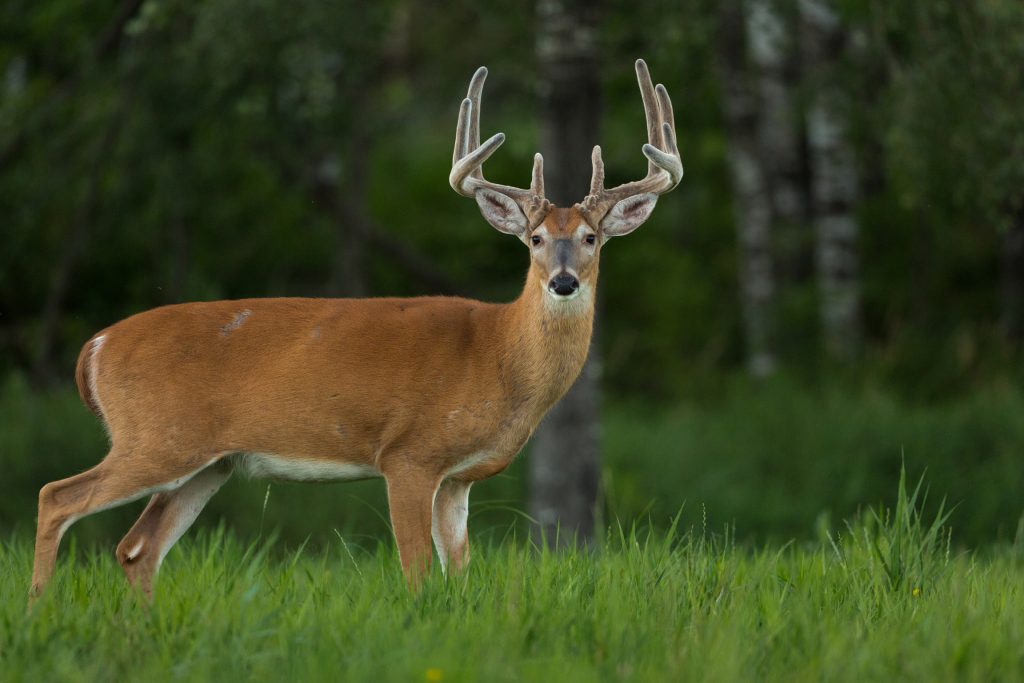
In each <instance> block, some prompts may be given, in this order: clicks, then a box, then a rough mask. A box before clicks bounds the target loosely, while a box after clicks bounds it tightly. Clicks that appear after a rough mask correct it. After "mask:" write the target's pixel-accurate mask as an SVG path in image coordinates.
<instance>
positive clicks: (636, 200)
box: [601, 192, 658, 237]
mask: <svg viewBox="0 0 1024 683" xmlns="http://www.w3.org/2000/svg"><path fill="white" fill-rule="evenodd" d="M657 203H658V195H656V194H653V193H651V192H646V193H644V194H638V195H636V196H634V197H626V198H625V199H623V200H622V201H620V202H618V203H617V204H616V205H615V206H613V207H612V208H611V211H609V212H608V213H607V214H605V217H604V218H603V219H601V232H602V233H604V235H605V237H620V236H622V235H628V234H629V233H631V232H633V231H634V230H636V229H637V228H639V227H640V226H641V225H643V223H644V221H646V220H647V219H648V218H649V217H650V215H651V212H652V211H654V205H655V204H657Z"/></svg>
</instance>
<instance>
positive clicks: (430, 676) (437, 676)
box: [423, 669, 444, 683]
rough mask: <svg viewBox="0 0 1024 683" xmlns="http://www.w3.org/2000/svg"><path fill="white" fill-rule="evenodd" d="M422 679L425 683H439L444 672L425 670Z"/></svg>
mask: <svg viewBox="0 0 1024 683" xmlns="http://www.w3.org/2000/svg"><path fill="white" fill-rule="evenodd" d="M423 677H424V678H425V679H426V681H427V683H440V682H441V680H443V679H444V672H443V671H441V670H440V669H427V670H426V672H424V674H423Z"/></svg>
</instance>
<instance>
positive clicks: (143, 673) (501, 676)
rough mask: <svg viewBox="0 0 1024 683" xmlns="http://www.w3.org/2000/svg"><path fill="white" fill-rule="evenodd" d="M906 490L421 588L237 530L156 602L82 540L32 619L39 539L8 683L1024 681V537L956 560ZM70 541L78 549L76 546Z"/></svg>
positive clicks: (8, 659)
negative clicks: (767, 528)
mask: <svg viewBox="0 0 1024 683" xmlns="http://www.w3.org/2000/svg"><path fill="white" fill-rule="evenodd" d="M922 497H923V493H922V491H921V488H920V486H918V487H917V488H916V489H915V488H913V487H910V488H908V487H906V486H904V485H903V484H902V482H901V485H900V487H899V492H898V495H897V505H896V508H895V509H892V510H889V509H886V508H877V509H874V510H868V511H865V512H864V513H862V514H860V515H859V516H857V517H856V518H854V519H852V520H851V521H849V522H848V523H846V524H844V525H841V526H840V527H838V528H837V529H834V530H824V531H822V532H821V535H820V538H819V539H818V540H817V541H808V542H801V543H790V544H784V545H774V544H773V545H769V546H767V547H752V546H749V545H745V544H738V543H736V542H735V541H734V536H733V534H732V532H731V531H730V530H726V533H723V534H711V533H708V532H706V531H704V530H699V529H698V530H691V531H689V532H686V533H681V532H678V531H677V530H676V529H675V528H674V527H670V528H669V529H668V530H667V531H664V532H663V531H659V530H654V531H649V530H646V529H643V530H641V529H637V528H636V527H633V528H632V529H630V530H628V531H626V530H622V529H620V528H613V529H612V530H610V531H609V532H608V534H607V536H606V537H605V539H604V541H603V543H602V544H601V545H600V547H599V548H598V549H596V550H594V551H592V552H569V553H565V554H557V555H556V554H549V553H546V552H541V551H537V550H536V549H531V548H529V547H527V546H525V545H524V544H521V543H516V542H514V541H513V540H510V541H507V542H505V543H501V544H490V545H488V544H484V545H483V547H476V548H474V552H475V556H474V559H473V562H472V563H471V565H470V569H469V571H468V572H467V573H466V574H465V575H464V576H462V577H459V578H456V579H450V580H447V581H446V580H445V579H444V578H443V577H441V576H440V575H439V573H437V572H436V571H435V573H434V574H433V575H432V576H431V578H430V580H429V581H428V582H427V584H426V585H425V587H424V589H423V590H422V592H421V593H419V594H417V595H412V594H409V593H408V592H407V591H406V589H405V587H404V583H403V580H402V578H401V574H400V572H399V570H398V568H397V561H396V559H395V556H394V551H393V550H392V549H391V547H390V545H386V544H381V545H380V546H379V547H376V548H370V549H364V548H362V547H360V546H359V545H357V544H353V543H351V542H344V541H343V539H341V538H336V543H335V544H334V545H333V546H331V547H328V548H326V549H324V550H322V551H318V552H313V551H310V550H308V549H304V548H298V549H291V550H288V549H286V548H285V547H284V544H283V543H281V542H274V541H267V540H264V541H262V542H256V543H248V544H246V543H243V542H241V541H239V540H238V539H237V538H236V537H235V536H233V535H232V534H230V533H226V532H224V531H223V530H213V531H204V532H201V533H200V534H197V535H195V536H192V537H190V538H187V539H186V540H185V541H183V542H182V544H181V545H180V546H179V547H178V548H176V549H175V550H174V551H172V553H171V554H170V555H169V557H168V560H167V563H166V564H165V567H164V570H163V572H162V574H161V577H160V579H161V580H160V581H159V583H158V585H157V591H156V601H155V604H154V605H153V606H152V607H151V608H149V609H147V608H145V607H143V606H141V605H140V604H139V603H138V602H137V600H136V598H135V597H134V596H133V594H132V593H130V592H129V591H128V590H127V589H126V586H125V583H124V580H123V578H122V577H121V573H120V570H119V568H118V567H117V565H116V563H115V562H114V560H113V557H112V553H110V552H102V553H97V552H95V551H94V550H92V549H89V550H88V551H83V550H82V549H81V548H75V547H71V548H70V552H66V553H64V555H63V557H62V561H61V563H60V569H59V571H58V574H57V577H56V581H55V583H54V585H53V586H52V587H51V588H52V590H50V591H49V592H48V593H47V594H46V595H45V596H44V598H43V599H42V600H41V602H40V603H39V604H38V605H37V606H36V608H35V609H34V610H33V611H32V612H31V613H28V614H26V612H25V603H24V593H25V588H26V585H27V581H28V576H29V572H30V565H31V548H30V544H29V541H28V539H27V537H25V536H22V535H18V536H15V537H11V538H10V539H9V540H8V541H7V542H6V543H5V544H3V545H2V546H0V577H3V578H2V582H0V671H2V672H3V678H4V680H6V681H21V680H24V681H36V680H47V681H81V680H145V681H164V680H188V681H205V680H321V679H322V680H373V681H392V680H394V681H439V680H443V681H520V680H536V681H548V680H556V681H559V682H560V683H571V682H574V681H617V680H630V681H632V680H650V681H666V680H700V681H750V680H759V681H762V680H763V681H804V680H807V681H810V680H814V681H819V680H836V681H844V680H848V681H870V680H884V681H888V680H922V681H941V680H957V681H975V680H977V681H991V680H1014V679H1017V680H1020V679H1021V678H1024V645H1022V643H1024V547H1022V542H1021V539H1019V538H1018V540H1017V542H1016V543H1014V544H1002V545H998V546H995V545H993V546H990V547H988V548H987V549H986V550H984V551H980V552H977V553H966V552H959V553H958V552H956V551H952V550H951V546H950V543H949V536H948V527H946V526H945V521H946V519H945V513H943V514H942V515H939V516H925V515H923V514H922V513H921V503H922ZM71 545H72V546H74V544H73V543H72V544H71Z"/></svg>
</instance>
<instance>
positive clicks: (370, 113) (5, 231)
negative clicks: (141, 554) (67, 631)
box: [0, 0, 1024, 546]
mask: <svg viewBox="0 0 1024 683" xmlns="http://www.w3.org/2000/svg"><path fill="white" fill-rule="evenodd" d="M637 57H643V58H645V59H646V60H647V62H648V64H649V65H650V69H651V72H652V75H653V77H654V79H655V81H656V82H662V83H664V84H665V85H666V86H667V88H668V90H669V92H670V94H671V95H672V97H673V102H674V104H675V113H676V127H677V131H678V136H679V146H680V149H681V152H682V157H683V163H684V165H685V167H686V176H685V177H684V179H683V182H682V184H681V185H680V186H679V187H678V188H677V189H676V190H675V191H674V192H673V193H672V194H671V195H668V196H666V197H664V198H662V200H661V201H660V202H659V205H658V208H657V210H656V211H655V214H654V216H653V218H652V219H651V220H650V221H649V222H648V223H647V224H645V225H644V226H643V227H642V228H641V229H640V230H638V231H637V232H635V233H633V234H632V235H630V236H629V237H627V238H623V239H617V240H613V241H612V242H610V243H609V244H608V245H607V246H606V248H605V249H604V251H603V258H602V264H601V265H602V279H601V290H600V297H601V302H600V322H599V326H598V334H597V336H596V338H595V343H594V346H593V348H592V354H591V362H590V363H589V365H588V367H587V369H586V371H585V372H584V374H583V376H582V378H581V380H580V382H579V383H578V384H577V386H576V387H575V388H574V389H573V391H572V392H571V394H570V396H569V397H567V399H566V400H565V401H564V402H563V404H561V405H560V406H559V408H558V409H557V410H556V411H555V412H554V413H553V414H552V415H551V416H550V417H549V419H548V420H546V421H545V423H544V424H543V425H542V427H541V428H540V430H539V431H538V433H537V435H536V436H535V438H534V439H533V441H532V442H531V445H529V446H528V447H527V453H526V456H525V457H521V458H519V459H518V460H517V461H516V462H515V464H514V465H513V466H512V467H511V468H510V469H509V470H507V471H506V472H505V473H504V474H503V475H501V476H500V477H497V478H495V479H493V480H490V481H487V482H483V483H481V484H478V485H477V486H476V487H475V489H474V493H473V501H474V503H473V506H472V508H471V510H472V515H471V521H470V528H471V533H473V535H474V536H476V537H478V538H480V537H483V538H491V539H494V540H496V541H500V540H502V539H505V538H509V537H510V535H513V534H514V535H515V536H516V537H518V538H520V539H522V538H524V537H525V536H526V535H527V534H528V533H529V530H530V529H531V528H532V529H533V530H534V531H536V529H537V528H538V527H536V526H534V525H532V524H531V523H530V522H529V520H530V519H535V520H538V521H539V522H540V523H541V525H542V526H546V527H548V529H549V530H550V529H552V528H554V525H555V524H556V523H561V525H562V528H563V530H568V531H570V532H571V533H575V534H576V535H577V538H579V539H580V540H587V539H589V538H593V537H595V536H596V537H597V538H598V539H599V538H600V536H601V535H602V534H603V531H602V529H603V528H604V527H605V526H607V525H608V524H609V523H614V522H615V521H616V520H620V521H622V522H623V523H626V524H628V523H630V522H632V521H633V520H637V519H640V520H644V522H645V523H646V522H647V521H649V522H650V523H652V524H654V525H655V526H667V525H668V524H669V523H670V519H671V517H672V516H673V515H675V514H676V513H678V512H679V511H680V510H682V524H683V525H685V526H689V525H693V524H696V525H698V526H699V525H706V526H707V527H708V528H710V529H721V528H723V527H724V526H725V525H732V526H734V527H735V534H736V536H737V537H738V538H740V539H751V540H757V541H760V540H763V539H788V538H797V539H799V538H805V537H810V536H813V535H814V534H816V533H820V531H821V530H822V529H824V528H836V527H837V526H838V525H839V524H840V522H841V520H842V519H843V518H845V517H848V516H849V515H851V514H854V513H855V512H856V511H857V510H858V509H863V508H864V507H866V506H869V505H873V504H876V503H878V502H881V501H890V500H891V499H892V498H893V497H894V496H895V492H896V481H897V479H898V476H899V472H900V468H901V464H902V463H906V468H907V471H908V474H909V476H910V477H911V478H912V479H916V478H917V477H919V476H921V475H922V474H925V473H926V482H927V485H928V486H930V488H931V497H930V498H929V504H930V505H935V504H937V503H938V501H939V500H940V499H941V498H943V497H945V498H946V499H947V501H948V502H950V503H955V504H957V505H958V507H957V509H956V511H955V513H954V515H953V517H952V520H951V523H952V525H953V528H954V540H955V542H957V543H959V544H963V545H967V546H974V545H977V544H982V543H988V542H992V541H996V540H1008V539H1012V538H1013V536H1014V535H1015V534H1018V535H1019V534H1020V533H1021V528H1022V521H1024V518H1022V511H1024V502H1022V493H1024V391H1022V389H1021V381H1022V380H1024V372H1022V365H1021V360H1022V342H1024V68H1022V67H1024V4H1022V3H1020V2H1019V0H973V1H971V0H966V1H965V0H905V1H904V2H898V3H893V2H887V1H886V0H841V1H836V2H828V1H826V0H800V1H797V0H724V1H716V0H674V1H672V2H667V1H662V0H631V1H630V2H621V1H619V0H605V1H604V2H601V3H595V2H584V1H571V0H536V1H535V2H534V3H532V4H531V3H524V2H513V1H511V0H491V1H490V2H488V3H477V2H470V1H469V0H455V1H453V2H446V3H443V4H440V3H432V2H425V1H424V0H381V1H379V2H373V3H366V2H352V1H344V2H331V3H328V2H318V1H311V0H289V1H288V2H284V1H281V0H208V1H207V2H203V3H195V2H187V1H185V0H120V1H117V2H115V1H110V0H108V1H104V2H89V3H82V2H78V1H77V0H32V1H31V2H29V1H26V0H6V1H5V2H4V3H3V7H2V9H0V238H2V239H0V464H2V466H3V472H4V474H3V476H0V530H2V531H3V533H8V532H14V533H18V532H21V533H26V534H27V533H31V531H32V529H33V528H34V521H35V520H34V517H35V505H36V494H37V491H38V489H39V487H40V486H41V485H42V484H44V483H45V482H47V481H49V480H52V479H57V478H62V477H65V476H69V475H70V474H72V473H74V472H77V471H80V470H82V469H85V468H87V467H90V466H92V465H93V464H94V463H95V462H97V461H98V460H99V459H100V458H101V457H102V455H103V454H104V453H105V450H106V443H105V439H106V437H105V434H104V432H103V429H102V427H101V426H100V424H99V423H98V422H97V421H96V420H95V418H94V417H93V416H92V415H91V414H90V413H89V412H88V410H87V409H86V408H85V407H83V406H82V405H81V403H80V401H79V399H78V397H77V394H76V392H75V390H74V385H73V367H74V362H75V359H76V357H77V353H78V351H79V349H80V348H81V346H82V344H83V343H84V342H85V341H86V340H87V339H88V338H89V337H90V336H91V335H92V334H93V333H94V332H96V331H98V330H99V329H101V328H103V327H105V326H107V325H109V324H111V323H113V322H115V321H117V320H119V319H121V318H123V317H126V316H128V315H130V314H133V313H136V312H138V311H142V310H145V309H148V308H151V307H154V306H159V305H162V304H169V303H174V302H181V301H194V300H209V299H218V298H238V297H253V296H278V295H289V296H291V295H301V296H374V295H389V296H390V295H409V296H414V295H420V294H438V293H444V294H457V295H464V296H472V297H476V298H482V299H486V300H494V301H507V300H511V299H512V298H514V297H515V296H517V294H518V291H519V289H520V287H521V285H522V281H523V274H524V272H525V269H526V267H527V262H528V257H527V254H526V252H525V250H524V249H523V248H522V245H521V244H520V243H519V242H518V241H517V240H515V239H513V238H510V237H508V236H506V235H502V234H500V233H498V232H496V231H495V230H493V229H491V228H490V227H489V226H488V225H487V224H486V223H485V222H484V221H483V219H482V218H481V217H480V216H479V213H478V211H477V208H476V206H475V204H474V202H472V201H469V200H467V199H465V198H462V197H459V196H458V195H456V194H455V193H454V192H453V191H452V190H451V189H450V188H449V186H448V183H447V176H448V171H449V169H450V164H451V161H450V159H451V150H452V144H453V138H454V130H455V119H456V112H457V110H458V106H459V102H460V100H461V98H462V97H463V96H464V94H465V89H466V86H467V84H468V80H469V77H470V76H471V75H472V73H473V71H474V69H476V67H477V66H479V65H481V64H485V65H487V66H488V67H489V68H490V73H491V75H490V78H489V80H488V84H487V88H486V91H485V94H484V106H483V115H482V128H483V134H484V135H490V134H492V133H494V132H497V131H504V132H505V133H506V134H507V135H508V140H507V142H506V143H505V145H504V146H503V147H502V148H501V149H500V150H499V151H498V153H497V154H496V155H495V156H494V157H492V159H491V160H490V161H489V162H488V163H487V169H486V170H487V175H488V177H489V178H490V179H491V180H495V181H497V182H504V183H509V184H514V185H525V184H526V182H527V179H528V176H529V169H530V163H531V156H532V154H533V153H534V152H535V151H541V152H542V153H543V154H544V155H545V159H546V161H547V172H546V177H547V181H548V196H549V197H550V198H552V199H553V200H555V201H556V202H557V203H559V204H561V205H566V204H570V203H572V202H575V201H579V200H580V199H581V198H582V197H583V195H584V194H585V193H586V191H587V188H588V183H589V175H590V158H589V154H590V148H591V146H592V145H593V144H595V143H600V144H601V145H602V146H603V148H604V152H605V160H606V166H607V169H608V176H609V178H608V183H609V185H611V184H617V183H620V182H625V181H627V180H632V179H635V178H639V177H640V176H642V175H643V173H644V172H645V166H646V164H645V160H644V158H643V157H642V155H641V153H640V146H641V145H642V143H644V142H645V141H646V136H645V128H644V119H643V109H642V105H641V101H640V96H639V90H638V89H637V86H636V81H635V75H634V71H633V62H634V60H635V59H636V58H637ZM153 390H154V391H159V390H160V389H159V387H158V386H157V387H154V389H153ZM141 505H142V503H141V502H140V503H137V504H135V505H134V506H129V507H128V508H127V509H124V510H117V511H111V512H106V513H103V514H100V515H97V516H96V517H94V518H91V519H89V520H86V521H83V522H82V523H80V524H79V525H77V526H76V530H75V531H74V532H73V535H75V536H76V537H77V538H80V539H89V540H98V541H101V542H102V543H105V544H106V543H109V544H113V543H114V542H116V540H117V539H118V538H119V537H120V534H121V533H123V532H124V531H125V530H126V529H127V527H128V525H129V524H130V522H131V519H132V518H133V517H134V516H135V515H137V514H138V512H139V510H140V509H141ZM386 518H387V515H386V506H385V504H384V495H383V484H382V483H381V482H366V483H358V484H341V485H289V484H277V483H273V484H269V485H268V484H267V483H265V482H246V481H244V480H241V479H237V478H236V480H234V481H232V482H231V483H229V484H228V485H227V486H226V487H225V488H224V489H223V490H222V492H221V493H220V494H219V495H218V496H217V497H216V498H214V500H213V502H212V503H211V504H210V507H209V509H208V511H207V513H206V514H205V515H204V516H203V517H202V518H201V520H200V524H206V525H210V524H217V523H219V522H220V521H221V520H223V523H225V524H226V525H227V526H228V527H229V528H231V529H233V530H235V531H237V532H238V533H239V534H242V535H243V536H247V537H255V536H256V535H258V534H261V533H264V534H265V533H269V532H270V530H272V529H276V530H278V532H279V533H280V534H281V535H282V537H283V538H284V539H285V540H286V541H288V542H294V543H298V542H301V541H303V540H304V539H307V538H308V539H309V540H310V542H311V543H313V544H314V545H317V544H326V543H330V542H332V540H333V539H336V534H342V535H343V536H344V537H345V538H346V539H348V540H350V541H354V542H356V543H357V544H358V543H361V544H373V543H374V542H375V539H378V538H383V537H386V535H387V533H388V526H387V521H386ZM595 529H596V531H595Z"/></svg>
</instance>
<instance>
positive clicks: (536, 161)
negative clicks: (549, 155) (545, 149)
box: [530, 152, 544, 197]
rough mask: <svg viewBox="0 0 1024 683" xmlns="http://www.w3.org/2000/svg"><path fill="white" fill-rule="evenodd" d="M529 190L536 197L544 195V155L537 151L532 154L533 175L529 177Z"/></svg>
mask: <svg viewBox="0 0 1024 683" xmlns="http://www.w3.org/2000/svg"><path fill="white" fill-rule="evenodd" d="M530 192H531V193H532V194H534V195H536V196H538V197H543V196H544V157H542V156H541V155H540V152H537V153H536V154H534V155H533V175H532V177H531V178H530Z"/></svg>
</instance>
